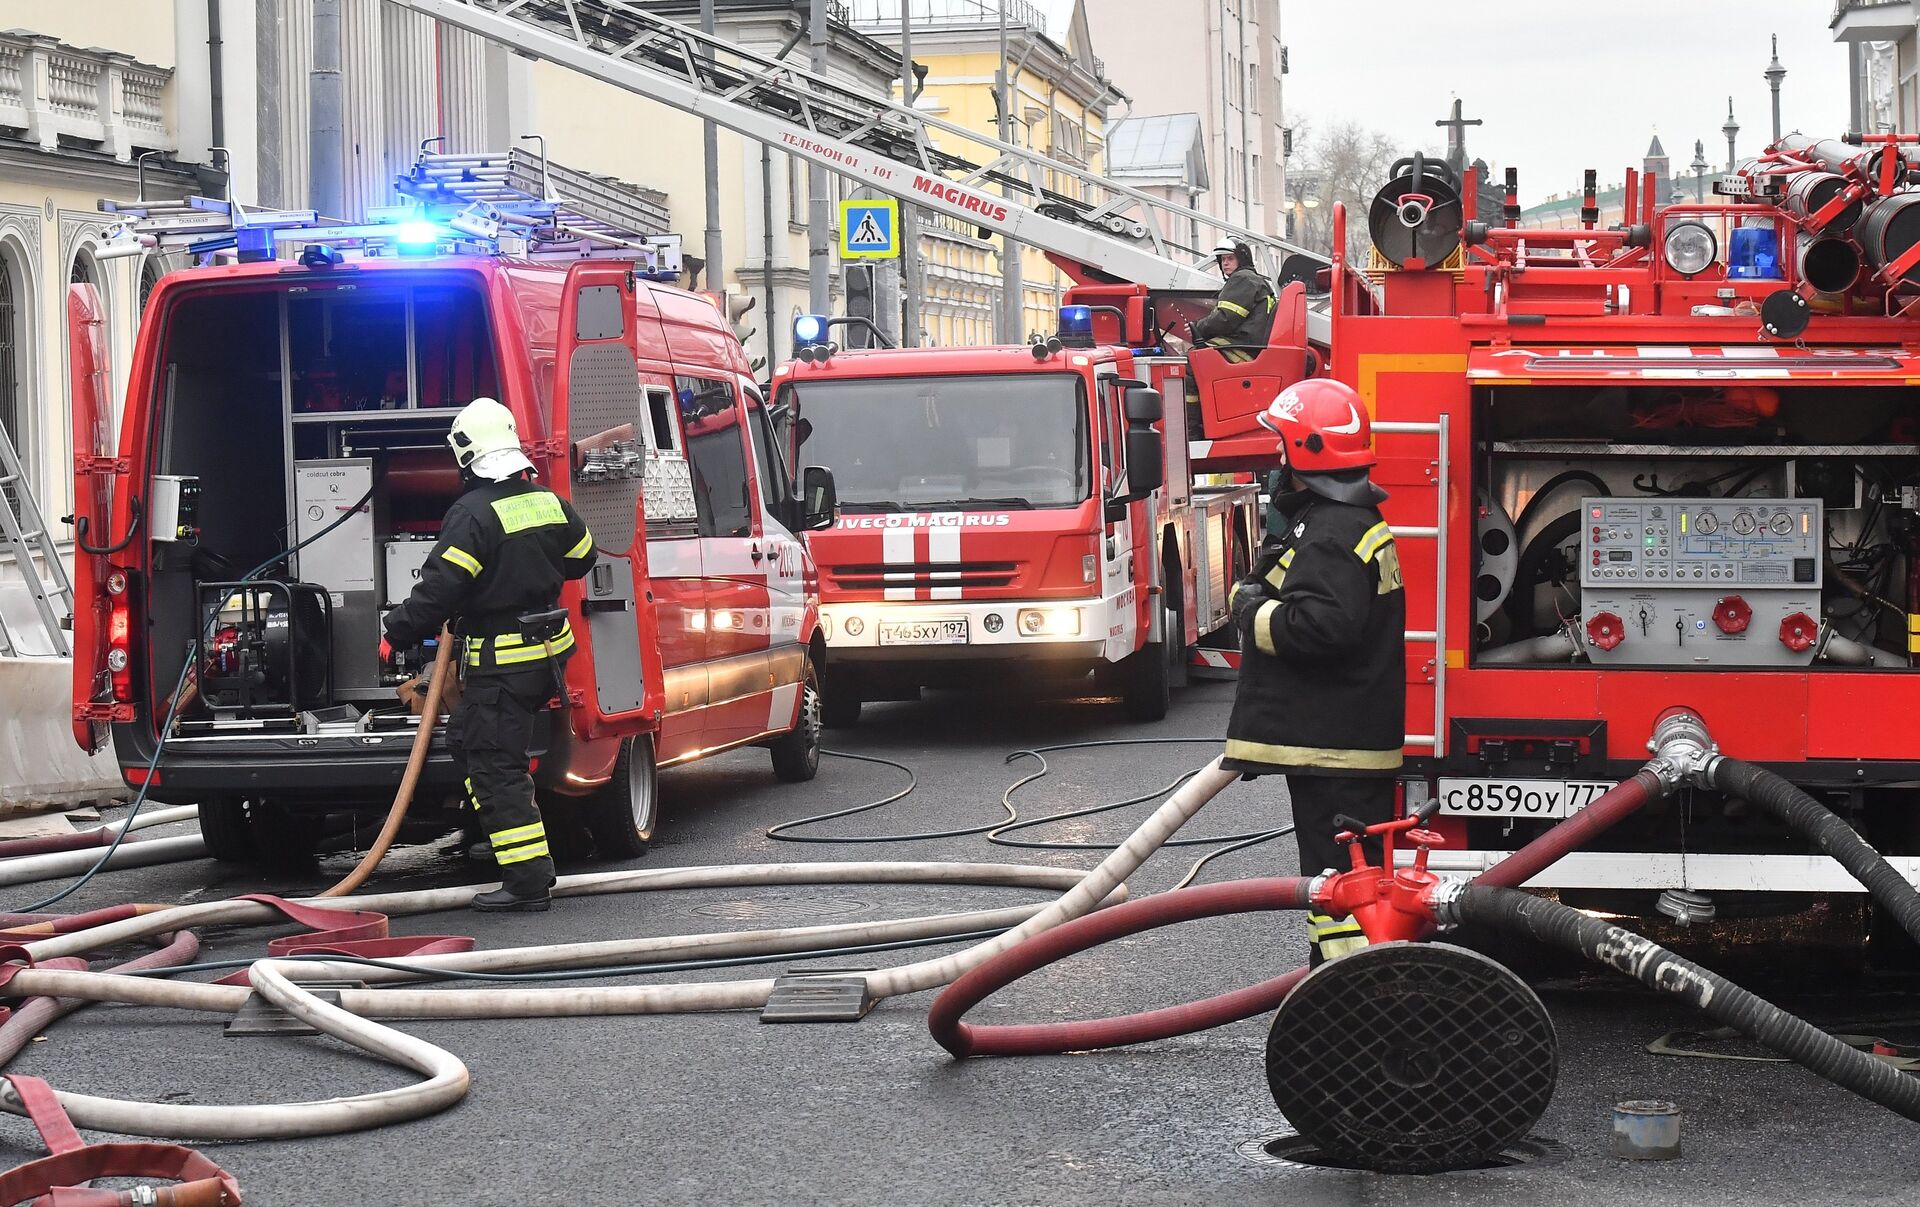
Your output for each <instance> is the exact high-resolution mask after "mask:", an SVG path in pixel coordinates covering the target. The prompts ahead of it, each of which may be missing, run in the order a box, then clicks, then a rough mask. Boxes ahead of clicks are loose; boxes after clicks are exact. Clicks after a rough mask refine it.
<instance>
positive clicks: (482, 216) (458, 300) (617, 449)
mask: <svg viewBox="0 0 1920 1207" xmlns="http://www.w3.org/2000/svg"><path fill="white" fill-rule="evenodd" d="M556 180H558V181H559V184H558V185H556ZM565 183H566V180H565V177H564V175H563V174H562V170H561V169H559V168H557V167H555V166H551V165H545V164H541V163H539V162H537V161H534V160H532V159H531V157H526V156H522V155H519V154H518V153H515V154H514V155H510V156H496V157H488V156H458V157H456V156H424V157H423V158H422V160H421V162H420V163H419V164H418V165H416V168H415V170H414V173H413V174H412V176H411V178H403V186H404V187H411V188H413V189H414V190H415V192H416V196H417V198H418V200H417V202H416V204H414V205H410V206H408V207H405V208H404V209H401V210H398V211H396V212H395V213H393V214H378V215H375V216H374V217H375V218H376V221H373V222H371V223H369V224H368V225H366V226H361V227H349V228H337V227H336V228H317V227H316V226H315V225H314V218H313V215H311V214H262V213H257V212H247V211H244V210H240V209H238V208H237V207H230V206H227V205H226V204H225V203H221V202H207V201H204V200H201V199H196V201H195V203H194V204H193V205H191V206H185V207H170V208H164V209H163V208H159V207H152V208H143V207H134V208H132V209H130V210H121V212H122V215H123V217H124V218H125V219H126V225H125V227H124V228H123V230H122V231H121V232H120V236H119V237H120V238H123V239H129V240H134V241H147V242H151V243H158V244H160V245H161V246H164V247H185V248H190V249H191V250H193V251H196V252H198V253H200V254H202V255H205V254H207V253H209V252H210V251H214V250H217V249H224V248H227V247H234V248H235V249H236V250H237V251H238V252H239V253H240V256H239V258H240V261H241V262H234V263H222V264H218V265H215V266H210V267H201V268H194V269H188V270H184V271H179V272H175V273H171V274H169V275H167V276H165V277H164V278H162V279H161V281H160V282H159V284H158V285H157V287H156V288H155V289H154V292H153V295H152V298H151V300H150V301H149V303H148V307H147V312H146V318H145V321H144V322H143V323H142V325H141V329H140V339H139V343H138V346H137V348H136V351H135V358H134V364H133V369H132V372H131V374H130V375H129V386H128V390H127V397H126V402H125V407H124V411H123V415H122V419H121V422H120V424H119V432H120V436H119V440H118V444H117V448H116V447H115V446H114V445H113V444H112V443H111V442H110V440H109V438H108V433H109V432H110V431H111V430H112V426H113V425H112V423H111V415H110V414H109V411H108V407H109V403H110V400H109V399H108V398H106V397H105V396H104V383H105V382H106V380H107V374H106V365H105V361H104V350H103V348H102V346H101V341H100V339H99V331H100V327H99V323H98V315H97V309H95V310H91V311H90V310H89V307H96V306H97V303H96V302H94V301H93V300H92V298H91V296H90V293H89V292H88V291H86V290H85V289H84V287H76V290H77V292H76V294H75V297H74V299H73V302H74V305H75V307H76V318H77V319H78V320H79V321H77V322H76V323H75V324H74V330H75V332H76V333H77V335H76V339H75V346H74V348H73V350H72V355H73V364H74V366H75V368H74V377H75V382H76V386H78V387H79V388H77V389H76V391H75V408H74V422H75V436H76V440H75V447H76V449H77V450H79V452H80V456H79V458H78V470H79V475H78V483H77V487H78V489H77V491H76V499H77V500H78V506H77V508H76V511H77V518H76V528H77V530H78V532H79V534H80V539H79V542H78V544H79V550H80V551H79V553H78V554H77V557H78V560H79V565H78V573H77V575H76V589H77V591H78V592H79V602H78V604H77V606H76V617H75V656H74V702H75V713H74V716H75V724H74V733H75V737H76V738H77V740H78V741H79V742H80V743H81V745H82V746H83V747H87V748H89V749H94V748H97V747H98V746H99V744H100V743H101V742H102V741H103V740H104V731H107V730H110V731H111V737H112V741H113V744H114V748H115V750H116V752H117V754H118V757H119V761H120V764H121V767H122V769H123V771H124V773H125V775H126V778H127V780H128V782H129V783H133V784H139V783H145V784H146V785H147V787H148V791H149V795H150V796H151V797H153V798H154V799H157V800H168V801H181V802H197V803H198V804H199V806H200V816H201V828H202V831H203V832H204V833H205V835H206V837H207V840H208V845H209V847H210V848H211V849H212V851H213V853H214V854H215V855H217V856H220V857H224V858H231V859H249V858H255V857H271V856H277V855H282V854H285V853H287V852H288V851H289V849H293V850H304V849H307V848H309V847H310V846H311V845H312V843H313V842H314V841H315V839H316V838H317V837H318V835H319V834H320V826H319V824H318V819H317V815H318V814H320V813H322V812H334V813H337V812H340V811H341V810H343V809H351V808H356V807H378V806H383V805H384V804H385V803H386V802H387V801H388V800H389V799H390V798H391V797H392V794H393V791H394V788H395V786H396V785H397V784H398V783H399V782H400V779H401V773H402V769H403V766H404V764H405V762H406V758H407V753H408V749H409V747H410V746H411V744H412V742H413V740H414V735H415V732H416V729H417V727H418V725H420V724H421V721H420V720H419V718H417V717H414V716H410V715H409V713H408V710H407V709H406V708H405V707H402V706H401V705H400V704H399V702H398V701H397V699H396V693H395V686H396V684H397V683H398V682H400V681H401V680H403V679H405V678H407V677H408V676H410V675H412V674H415V673H417V672H418V670H419V667H418V665H414V666H389V665H383V664H382V663H381V661H380V658H379V655H378V653H377V648H376V647H377V646H378V645H379V640H380V618H381V616H382V615H383V613H384V611H385V610H386V609H387V608H389V607H391V606H393V605H394V604H396V603H398V602H399V601H400V600H402V599H404V598H405V596H406V595H407V593H408V591H409V590H410V588H411V585H412V581H413V578H414V576H415V575H416V574H417V572H418V568H419V566H420V564H421V562H422V560H423V559H424V557H425V555H426V553H427V552H428V551H429V550H430V549H431V548H432V547H433V542H434V539H435V535H436V532H437V530H438V526H439V524H440V520H441V517H442V516H443V515H444V513H445V512H446V510H447V508H448V506H449V505H450V504H451V503H452V502H453V501H454V499H455V498H457V497H458V496H459V494H460V493H461V490H462V485H461V481H460V478H459V475H458V473H457V471H456V470H455V467H454V463H453V460H452V458H451V456H450V455H449V453H448V451H447V448H446V436H447V431H448V427H449V425H450V423H451V420H452V418H453V416H454V414H455V413H456V412H457V411H458V409H459V408H460V407H461V406H463V405H464V404H465V403H467V402H468V401H470V400H471V399H473V398H474V397H476V396H492V397H496V398H498V399H500V400H501V401H502V402H503V403H505V404H506V405H507V406H508V407H509V408H511V409H512V411H513V412H514V415H515V417H516V419H517V421H518V424H519V428H520V431H521V433H522V437H523V439H524V440H525V441H526V443H527V451H528V453H529V455H530V457H531V459H532V460H533V462H534V463H535V465H536V467H537V469H538V473H539V478H540V481H541V482H543V483H544V484H545V485H547V486H548V487H550V488H551V489H553V490H554V491H556V492H557V493H559V494H561V495H562V496H564V497H567V498H569V499H570V500H571V501H572V503H573V505H574V506H575V507H576V508H577V509H578V510H579V512H580V513H581V515H582V516H583V518H584V519H585V520H586V521H587V524H588V525H589V527H590V528H591V530H592V533H593V538H594V543H595V546H596V548H597V549H598V551H599V561H598V564H597V566H596V567H595V568H594V570H593V571H592V573H591V574H590V575H589V576H588V577H587V578H586V579H585V580H584V581H582V582H580V583H574V584H569V585H568V587H567V589H566V592H565V595H564V597H563V602H564V604H565V606H566V608H567V611H568V612H569V613H570V614H571V615H570V620H571V627H572V631H573V633H574V634H575V635H576V639H577V643H578V645H579V647H580V648H579V656H577V657H574V658H572V659H571V660H570V661H569V662H568V664H567V667H566V673H565V681H564V683H556V688H555V690H556V699H557V703H558V707H557V708H555V709H553V710H551V711H549V712H547V713H546V714H544V715H543V716H544V718H545V720H547V721H548V722H550V723H549V724H545V725H543V726H542V728H541V730H540V731H539V732H538V734H537V738H536V744H535V751H534V753H535V755H536V756H537V760H538V761H537V767H536V773H535V778H536V781H537V783H538V785H539V788H540V791H541V793H542V795H543V797H546V798H549V799H558V800H562V801H564V802H565V803H566V805H567V806H568V807H571V808H573V809H576V810H577V811H578V813H579V814H580V816H581V818H582V820H584V822H585V823H586V824H587V826H588V828H589V829H590V830H591V831H592V833H593V836H594V838H595V842H596V845H597V846H598V847H599V848H600V850H601V851H602V853H604V854H612V855H631V854H637V853H639V852H640V851H641V850H643V849H644V848H645V845H646V843H647V842H648V841H649V840H650V838H651V837H652V834H653V832H654V828H655V825H656V822H657V819H658V800H659V794H658V789H657V784H656V779H655V771H656V769H657V768H658V767H661V766H665V765H669V764H673V763H678V762H684V761H687V760H690V759H696V758H701V757H704V756H706V755H708V754H710V753H713V752H715V751H720V750H725V749H728V748H731V747H736V746H741V745H746V744H752V743H760V744H764V745H767V746H769V747H770V748H771V750H772V756H773V765H774V770H775V771H776V773H777V774H779V776H780V777H781V778H783V779H789V780H801V779H809V778H811V777H812V775H813V773H814V770H815V768H816V766H817V763H818V691H817V682H816V681H817V668H818V666H819V664H820V653H821V640H822V634H821V632H820V629H819V624H818V602H817V595H816V577H815V574H814V571H813V568H812V565H811V563H810V562H809V560H808V555H807V551H806V548H805V545H804V543H803V541H802V540H801V538H800V535H799V534H801V533H803V532H805V531H806V530H807V529H808V528H814V527H820V526H823V525H825V524H828V523H831V522H832V519H833V511H832V496H833V489H832V480H831V476H830V475H829V474H827V473H826V472H825V471H822V470H809V471H807V474H806V482H807V485H808V487H809V488H810V497H811V499H812V500H813V502H814V507H813V509H811V510H809V509H808V508H807V507H806V506H803V504H802V490H801V483H800V482H799V481H797V480H796V475H795V474H794V473H793V472H792V470H791V469H790V466H792V464H793V461H792V459H791V455H790V454H791V449H790V447H789V446H788V445H787V444H785V443H784V440H785V438H786V437H785V436H784V435H783V433H782V432H781V431H776V429H775V426H774V424H773V422H772V418H771V413H770V411H769V409H768V408H767V406H766V405H765V401H764V399H763V398H762V397H761V396H760V393H759V391H758V389H757V387H755V386H754V384H753V382H752V379H751V378H750V377H749V376H748V366H747V363H746V360H745V357H744V354H743V353H742V351H741V348H740V346H739V343H738V341H737V340H736V339H735V338H734V337H733V335H732V333H731V332H730V330H729V328H728V326H727V324H726V322H725V321H724V319H723V318H722V316H721V315H720V314H719V312H718V311H717V310H716V309H715V308H714V306H713V305H712V303H711V302H710V301H708V300H707V299H705V298H702V297H699V296H697V295H694V294H689V293H686V292H684V291H681V290H678V289H674V288H671V287H669V286H666V285H663V284H659V283H657V282H656V281H654V280H651V279H649V277H650V276H653V275H671V273H672V271H673V270H674V269H675V268H677V265H675V264H674V263H673V262H672V255H673V252H674V249H673V247H672V245H671V244H669V243H665V242H663V241H660V240H657V239H656V240H652V241H649V240H645V239H642V238H640V237H638V236H636V235H633V234H632V233H631V232H632V231H633V230H636V229H644V227H641V226H640V225H639V220H640V216H637V215H632V214H624V213H621V212H617V211H618V207H617V205H615V203H614V202H612V201H609V200H608V199H607V198H606V196H605V190H604V189H603V188H602V189H597V190H594V191H593V192H591V193H586V194H581V195H586V196H593V197H595V198H596V200H595V201H594V202H593V203H592V204H591V205H586V204H581V205H575V204H574V203H571V202H563V201H556V200H554V197H555V195H556V193H557V192H560V191H562V190H563V189H564V186H565ZM596 183H597V182H596ZM523 186H524V187H523ZM463 190H470V191H474V192H476V193H479V194H481V195H483V196H484V197H485V198H486V200H484V201H482V202H473V203H470V204H464V205H463V204H461V202H462V200H463V198H462V195H461V194H462V191H463ZM516 197H517V198H519V200H517V201H516V200H514V198H516ZM106 208H114V209H119V208H120V207H112V206H111V205H110V204H109V205H108V206H107V207H106ZM382 218H384V219H389V220H387V221H379V220H377V219H382ZM623 232H624V233H623ZM503 244H505V246H506V250H505V251H504V252H503V250H502V245H503ZM276 251H280V252H284V253H286V254H284V255H276V254H275V252H276ZM555 257H563V258H564V259H563V262H560V263H555V262H552V260H553V259H554V258H555ZM89 319H91V321H89ZM289 551H291V552H289ZM438 728H439V727H438V725H437V724H436V730H437V729H438ZM456 789H457V785H456V784H454V783H453V782H452V764H451V762H450V760H449V758H448V756H447V753H446V751H445V748H444V746H443V744H442V741H441V738H440V737H439V736H438V735H437V733H436V736H435V737H434V738H433V741H432V745H431V747H430V755H429V758H428V761H427V764H426V769H425V775H424V779H423V789H422V791H423V799H422V801H421V804H422V805H423V806H426V807H427V809H426V813H427V818H428V820H431V819H432V816H433V811H432V806H433V805H435V804H437V803H440V802H441V801H442V800H444V801H445V802H447V803H449V804H450V803H451V801H452V800H453V799H454V794H455V790H456ZM436 798H438V799H436ZM441 817H442V819H443V820H444V818H445V817H446V814H444V813H443V814H441Z"/></svg>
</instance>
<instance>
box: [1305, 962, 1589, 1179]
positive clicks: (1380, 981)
mask: <svg viewBox="0 0 1920 1207" xmlns="http://www.w3.org/2000/svg"><path fill="white" fill-rule="evenodd" d="M1557 1063H1558V1062H1557V1059H1556V1051H1555V1041H1554V1033H1553V1022H1552V1020H1551V1019H1550V1018H1549V1017H1548V1015H1547V1011H1546V1007H1545V1006H1543V1005H1541V1003H1540V999H1539V998H1538V997H1537V996H1535V995H1534V993H1533V991H1532V990H1531V989H1528V988H1527V986H1526V985H1525V983H1523V982H1522V981H1521V980H1520V979H1519V978H1518V977H1515V976H1514V975H1513V974H1512V973H1510V972H1508V971H1507V970H1506V969H1505V968H1502V967H1501V966H1500V965H1498V964H1496V963H1494V962H1493V961H1492V960H1489V959H1487V958H1486V957H1485V956H1482V955H1479V954H1477V953H1475V952H1471V951H1467V950H1465V949H1464V948H1459V947H1449V946H1447V945H1445V944H1442V943H1381V944H1375V945H1373V946H1371V947H1364V948H1361V949H1360V950H1359V951H1356V952H1353V953H1352V954H1350V955H1346V956H1343V957H1341V958H1340V959H1338V960H1334V961H1332V962H1331V963H1327V964H1323V965H1321V966H1320V967H1319V968H1317V969H1315V970H1314V971H1313V973H1312V974H1310V975H1309V976H1308V977H1307V978H1306V979H1305V980H1303V981H1301V982H1300V984H1299V985H1298V986H1297V987H1296V988H1295V989H1294V991H1293V992H1292V993H1291V994H1289V995H1288V997H1287V1000H1286V1001H1285V1002H1284V1003H1282V1005H1281V1007H1280V1012H1279V1014H1278V1015H1276V1016H1275V1018H1274V1023H1273V1029H1272V1031H1271V1032H1270V1033H1269V1034H1268V1037H1267V1083H1268V1085H1269V1086H1270V1087H1271V1089H1272V1090H1273V1099H1274V1102H1275V1103H1276V1104H1277V1105H1278V1106H1279V1107H1280V1113H1281V1114H1283V1115H1285V1116H1286V1117H1287V1122H1288V1123H1289V1124H1291V1125H1292V1126H1293V1127H1294V1128H1295V1129H1296V1130H1297V1131H1298V1132H1299V1133H1300V1134H1301V1135H1303V1136H1306V1137H1308V1138H1310V1139H1311V1140H1312V1141H1313V1142H1314V1144H1315V1145H1317V1146H1318V1147H1319V1148H1321V1149H1322V1150H1324V1151H1326V1152H1328V1153H1330V1154H1333V1155H1335V1156H1337V1157H1339V1159H1340V1161H1341V1163H1342V1164H1346V1165H1351V1166H1354V1167H1356V1168H1362V1169H1376V1170H1381V1171H1385V1172H1392V1173H1437V1172H1439V1171H1441V1170H1446V1169H1472V1168H1474V1167H1476V1166H1477V1165H1480V1164H1481V1163H1483V1162H1484V1161H1486V1160H1488V1159H1490V1158H1491V1156H1492V1155H1493V1154H1495V1153H1498V1152H1501V1151H1503V1150H1504V1149H1505V1148H1506V1147H1507V1146H1508V1145H1509V1144H1511V1143H1512V1142H1514V1141H1517V1140H1519V1139H1520V1138H1521V1137H1523V1136H1525V1135H1527V1133H1528V1131H1529V1129H1531V1128H1532V1126H1533V1125H1534V1123H1536V1122H1538V1120H1539V1118H1540V1115H1541V1112H1543V1111H1544V1110H1546V1106H1547V1101H1548V1100H1549V1099H1550V1098H1552V1097H1553V1087H1554V1079H1555V1072H1556V1066H1557Z"/></svg>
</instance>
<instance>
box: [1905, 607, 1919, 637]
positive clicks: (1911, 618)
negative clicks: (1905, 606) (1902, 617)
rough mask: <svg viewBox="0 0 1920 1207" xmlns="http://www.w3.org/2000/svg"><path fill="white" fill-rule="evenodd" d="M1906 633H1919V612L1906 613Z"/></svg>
mask: <svg viewBox="0 0 1920 1207" xmlns="http://www.w3.org/2000/svg"><path fill="white" fill-rule="evenodd" d="M1907 632H1909V633H1920V612H1908V613H1907Z"/></svg>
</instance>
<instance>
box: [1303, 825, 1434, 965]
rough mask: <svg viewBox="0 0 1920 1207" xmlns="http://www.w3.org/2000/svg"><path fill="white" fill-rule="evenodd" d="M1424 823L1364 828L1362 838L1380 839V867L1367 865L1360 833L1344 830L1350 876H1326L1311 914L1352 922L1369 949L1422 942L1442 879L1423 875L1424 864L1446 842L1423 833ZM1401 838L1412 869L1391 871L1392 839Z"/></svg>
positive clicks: (1431, 922) (1431, 926) (1429, 927)
mask: <svg viewBox="0 0 1920 1207" xmlns="http://www.w3.org/2000/svg"><path fill="white" fill-rule="evenodd" d="M1424 821H1425V819H1423V818H1421V817H1419V816H1417V815H1415V816H1408V817H1400V818H1395V819H1394V820H1393V821H1388V822H1381V823H1380V824H1379V825H1374V826H1368V827H1367V828H1366V830H1365V831H1364V833H1365V834H1366V835H1378V836H1379V837H1380V840H1381V845H1382V847H1383V849H1384V850H1383V854H1384V866H1382V867H1374V866H1372V865H1371V864H1369V863H1367V856H1366V850H1365V848H1364V847H1362V846H1361V845H1360V841H1359V840H1360V838H1361V837H1362V833H1361V832H1357V831H1353V830H1347V831H1344V832H1342V833H1341V834H1339V835H1338V836H1337V838H1338V840H1339V841H1340V842H1343V843H1346V844H1348V846H1347V851H1348V853H1349V857H1350V858H1351V859H1352V860H1353V867H1352V869H1351V870H1350V871H1345V872H1341V873H1339V874H1338V875H1334V876H1328V877H1326V878H1325V879H1324V880H1322V881H1321V882H1320V884H1319V887H1318V889H1317V890H1316V891H1315V892H1314V894H1313V908H1314V909H1316V910H1319V911H1320V912H1321V913H1324V914H1326V915H1328V916H1329V917H1334V918H1344V917H1351V918H1353V920H1354V921H1356V922H1358V923H1359V924H1360V929H1361V930H1363V931H1365V932H1366V935H1367V941H1368V942H1370V943H1391V942H1395V941H1397V940H1401V939H1406V940H1414V939H1421V938H1425V937H1426V936H1427V935H1429V934H1432V933H1433V930H1434V925H1435V923H1434V916H1433V905H1432V903H1431V901H1430V898H1431V896H1432V892H1433V887H1434V885H1436V884H1438V883H1440V877H1438V876H1436V875H1434V874H1433V873H1432V872H1430V871H1428V870H1427V858H1428V855H1429V853H1430V852H1431V851H1432V849H1433V848H1434V847H1438V846H1444V845H1446V839H1445V838H1443V837H1441V836H1440V835H1439V834H1436V833H1434V832H1433V831H1432V830H1427V829H1423V828H1421V827H1422V826H1423V825H1424ZM1396 834H1404V835H1405V836H1406V839H1407V841H1408V842H1411V843H1412V844H1413V845H1414V846H1415V847H1416V848H1418V850H1417V852H1416V853H1415V855H1414V857H1413V866H1412V867H1405V868H1398V869H1396V868H1395V867H1394V866H1393V839H1394V836H1395V835H1396Z"/></svg>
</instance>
